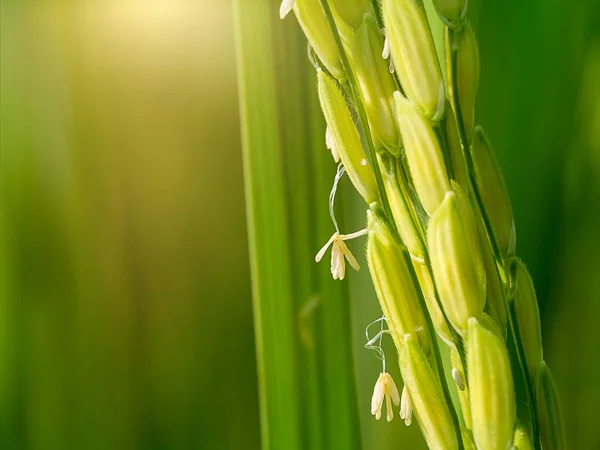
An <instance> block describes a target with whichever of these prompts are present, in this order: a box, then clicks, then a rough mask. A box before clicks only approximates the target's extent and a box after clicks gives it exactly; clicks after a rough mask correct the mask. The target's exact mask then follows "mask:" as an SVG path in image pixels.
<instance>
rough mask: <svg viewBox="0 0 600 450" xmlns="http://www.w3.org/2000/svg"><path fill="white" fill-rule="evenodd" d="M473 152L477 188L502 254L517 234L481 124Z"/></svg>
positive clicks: (510, 250) (511, 247) (511, 249)
mask: <svg viewBox="0 0 600 450" xmlns="http://www.w3.org/2000/svg"><path fill="white" fill-rule="evenodd" d="M471 153H472V155H473V162H474V163H475V178H476V182H477V187H478V188H479V192H481V197H482V200H483V206H484V208H485V211H486V213H487V216H488V218H489V221H490V225H491V227H492V231H493V232H494V237H495V238H496V242H497V243H498V247H499V249H500V251H501V252H502V254H503V255H506V254H512V253H514V251H515V245H516V235H515V223H514V220H513V213H512V208H511V206H510V199H509V198H508V192H507V190H506V185H505V184H504V179H503V178H502V173H501V172H500V167H499V166H498V162H497V161H496V158H495V157H494V152H493V150H492V147H491V145H490V143H489V141H488V139H487V136H486V135H485V133H484V132H483V128H481V127H480V126H477V127H476V128H475V135H474V137H473V143H472V144H471Z"/></svg>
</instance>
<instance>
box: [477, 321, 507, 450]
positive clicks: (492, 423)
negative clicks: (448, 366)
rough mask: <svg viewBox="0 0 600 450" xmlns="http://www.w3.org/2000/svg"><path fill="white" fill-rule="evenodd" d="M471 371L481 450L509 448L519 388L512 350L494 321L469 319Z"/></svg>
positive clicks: (478, 446) (478, 444)
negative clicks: (512, 363) (512, 362)
mask: <svg viewBox="0 0 600 450" xmlns="http://www.w3.org/2000/svg"><path fill="white" fill-rule="evenodd" d="M467 343H468V352H467V368H468V370H467V372H468V375H469V392H470V399H471V412H472V421H473V437H474V439H475V443H476V444H477V448H490V449H496V448H497V449H500V448H502V449H506V448H508V447H509V445H510V443H511V442H512V439H513V428H514V424H515V417H516V402H515V389H514V383H513V378H512V371H511V367H510V361H509V359H508V351H507V350H506V345H505V344H504V339H503V338H502V335H501V333H500V331H499V330H498V329H497V327H496V326H495V325H494V324H493V322H492V320H491V319H489V318H487V317H486V318H485V319H484V320H482V321H481V322H480V321H478V320H477V319H475V318H474V317H472V318H471V319H469V333H468V337H467Z"/></svg>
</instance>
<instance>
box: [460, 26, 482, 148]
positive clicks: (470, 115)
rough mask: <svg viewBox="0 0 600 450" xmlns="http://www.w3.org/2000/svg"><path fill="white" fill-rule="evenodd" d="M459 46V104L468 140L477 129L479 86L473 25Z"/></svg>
mask: <svg viewBox="0 0 600 450" xmlns="http://www.w3.org/2000/svg"><path fill="white" fill-rule="evenodd" d="M457 46H458V48H457V50H456V81H457V84H458V103H459V105H460V110H461V113H462V117H463V121H464V126H465V129H466V132H467V138H468V139H471V137H472V136H473V129H474V127H475V97H476V96H477V87H478V86H479V48H478V46H477V39H476V38H475V33H474V32H473V28H471V25H469V24H467V26H466V27H465V28H464V30H463V31H462V32H461V33H460V35H459V36H458V43H457Z"/></svg>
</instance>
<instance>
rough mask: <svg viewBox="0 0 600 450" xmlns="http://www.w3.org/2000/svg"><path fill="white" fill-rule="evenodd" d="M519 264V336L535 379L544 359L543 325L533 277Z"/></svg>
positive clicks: (517, 293)
mask: <svg viewBox="0 0 600 450" xmlns="http://www.w3.org/2000/svg"><path fill="white" fill-rule="evenodd" d="M516 264H517V271H516V274H517V289H516V291H515V298H514V302H515V310H516V312H517V324H518V326H519V334H520V336H521V341H522V342H523V349H524V350H525V359H526V360H527V367H528V368H529V374H530V376H531V377H532V379H535V377H536V375H537V372H538V370H539V368H540V364H541V363H542V361H543V359H544V357H543V354H542V325H541V322H540V310H539V307H538V302H537V298H536V295H535V288H534V286H533V281H532V280H531V276H530V275H529V272H528V271H527V268H526V267H525V264H524V263H523V261H521V260H520V259H517V260H516Z"/></svg>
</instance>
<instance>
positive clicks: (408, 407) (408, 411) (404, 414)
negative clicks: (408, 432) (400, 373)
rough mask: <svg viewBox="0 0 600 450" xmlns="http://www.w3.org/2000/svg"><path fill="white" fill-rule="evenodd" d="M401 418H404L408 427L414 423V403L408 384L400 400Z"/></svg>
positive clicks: (403, 389)
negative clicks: (409, 393) (411, 399)
mask: <svg viewBox="0 0 600 450" xmlns="http://www.w3.org/2000/svg"><path fill="white" fill-rule="evenodd" d="M400 418H401V419H402V420H404V423H405V424H406V426H407V427H409V426H410V424H411V423H412V403H411V402H410V397H409V395H408V389H406V386H404V387H403V388H402V400H401V401H400Z"/></svg>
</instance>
